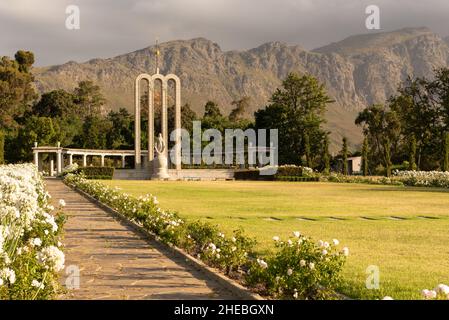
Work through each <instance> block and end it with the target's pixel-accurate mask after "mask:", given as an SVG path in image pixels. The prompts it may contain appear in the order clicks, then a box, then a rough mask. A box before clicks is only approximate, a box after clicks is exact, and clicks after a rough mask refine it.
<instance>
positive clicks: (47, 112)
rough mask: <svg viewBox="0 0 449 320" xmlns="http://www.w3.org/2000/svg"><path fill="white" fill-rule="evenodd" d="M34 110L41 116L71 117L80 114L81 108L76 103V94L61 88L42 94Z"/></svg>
mask: <svg viewBox="0 0 449 320" xmlns="http://www.w3.org/2000/svg"><path fill="white" fill-rule="evenodd" d="M32 111H33V113H34V114H35V115H37V116H39V117H69V116H74V115H78V113H79V111H80V110H79V108H78V106H77V105H76V104H75V96H74V95H73V94H72V93H70V92H67V91H65V90H62V89H60V90H54V91H50V92H46V93H44V94H42V96H41V98H40V100H39V102H38V103H36V105H34V106H33V110H32Z"/></svg>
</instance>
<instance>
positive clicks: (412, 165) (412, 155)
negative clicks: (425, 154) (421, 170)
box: [408, 135, 417, 170]
mask: <svg viewBox="0 0 449 320" xmlns="http://www.w3.org/2000/svg"><path fill="white" fill-rule="evenodd" d="M408 163H409V170H416V169H417V167H416V138H415V135H412V137H411V138H410V146H409V158H408Z"/></svg>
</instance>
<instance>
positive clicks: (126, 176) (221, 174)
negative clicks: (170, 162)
mask: <svg viewBox="0 0 449 320" xmlns="http://www.w3.org/2000/svg"><path fill="white" fill-rule="evenodd" d="M168 174H169V175H170V180H202V181H212V180H233V179H234V170H233V169H183V170H179V171H177V170H174V169H170V170H168ZM150 177H151V172H150V170H149V169H117V170H115V171H114V176H113V179H115V180H149V179H150Z"/></svg>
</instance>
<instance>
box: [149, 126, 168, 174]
mask: <svg viewBox="0 0 449 320" xmlns="http://www.w3.org/2000/svg"><path fill="white" fill-rule="evenodd" d="M165 149H166V146H165V141H164V138H163V137H162V134H160V133H159V136H158V137H157V140H156V143H155V144H154V150H155V151H156V158H155V159H154V160H155V161H154V165H153V176H152V178H153V179H159V180H164V179H168V178H169V175H168V164H167V157H166V156H165Z"/></svg>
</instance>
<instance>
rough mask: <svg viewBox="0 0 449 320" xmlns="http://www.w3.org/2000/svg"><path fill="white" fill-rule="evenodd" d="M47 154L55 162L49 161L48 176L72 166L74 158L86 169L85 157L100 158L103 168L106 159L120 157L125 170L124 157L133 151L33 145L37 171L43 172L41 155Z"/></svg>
mask: <svg viewBox="0 0 449 320" xmlns="http://www.w3.org/2000/svg"><path fill="white" fill-rule="evenodd" d="M142 153H143V154H144V157H145V158H147V153H148V152H147V151H146V150H144V151H142ZM43 154H49V155H52V156H53V157H54V158H55V160H56V167H55V160H53V159H52V160H50V175H54V173H56V174H59V173H61V172H62V169H63V168H64V166H65V165H67V164H68V165H72V164H73V160H74V157H81V158H82V166H83V167H87V166H88V161H87V157H89V156H95V157H100V165H101V166H102V167H104V165H105V158H106V157H121V167H122V168H125V165H126V157H133V156H134V151H133V150H90V149H72V148H62V147H61V146H60V144H59V143H58V145H57V146H56V147H52V146H38V145H37V143H35V144H34V148H33V156H34V164H35V165H36V166H37V167H38V169H39V171H42V170H43V162H42V155H43Z"/></svg>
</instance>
